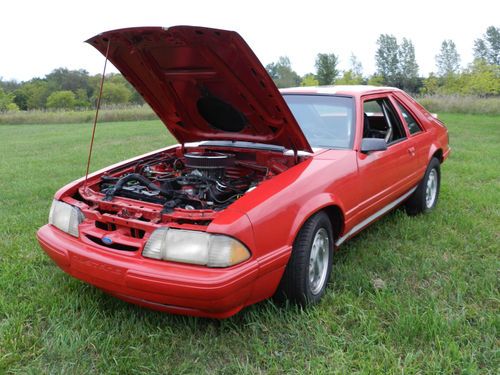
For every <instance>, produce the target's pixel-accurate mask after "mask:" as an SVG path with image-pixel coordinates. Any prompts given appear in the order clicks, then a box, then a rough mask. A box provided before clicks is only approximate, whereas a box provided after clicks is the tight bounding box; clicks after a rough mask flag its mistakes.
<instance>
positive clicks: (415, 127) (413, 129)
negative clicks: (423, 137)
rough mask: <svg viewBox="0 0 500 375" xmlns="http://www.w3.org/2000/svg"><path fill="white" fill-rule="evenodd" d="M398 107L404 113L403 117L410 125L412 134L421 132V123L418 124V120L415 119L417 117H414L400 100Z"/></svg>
mask: <svg viewBox="0 0 500 375" xmlns="http://www.w3.org/2000/svg"><path fill="white" fill-rule="evenodd" d="M398 107H399V110H400V111H401V114H402V115H403V118H404V119H405V121H406V124H407V125H408V129H409V130H410V134H415V133H418V132H421V131H422V129H421V128H420V125H419V124H418V122H417V120H415V117H413V116H412V115H411V114H410V112H408V111H407V110H406V108H405V107H403V106H402V105H401V103H399V102H398Z"/></svg>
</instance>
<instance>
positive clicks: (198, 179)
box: [100, 151, 266, 213]
mask: <svg viewBox="0 0 500 375" xmlns="http://www.w3.org/2000/svg"><path fill="white" fill-rule="evenodd" d="M265 175H266V171H264V169H263V168H260V167H257V166H255V165H250V164H245V163H242V162H241V161H236V160H235V155H234V154H229V153H221V152H213V151H212V152H190V153H186V154H185V155H184V157H183V158H178V157H176V156H172V157H166V158H160V159H153V160H147V161H144V162H139V163H137V164H136V166H135V167H134V170H133V171H132V172H130V173H129V172H128V171H127V172H125V173H123V174H121V175H119V176H103V177H102V183H101V185H100V191H101V193H103V194H105V198H104V200H106V201H111V200H112V199H113V197H115V196H121V197H126V198H132V199H136V200H139V201H145V202H151V203H157V204H161V205H162V206H163V212H167V213H168V212H171V211H173V210H174V209H175V208H183V209H185V210H201V209H213V210H221V209H223V208H225V207H227V206H228V205H230V204H231V203H232V202H234V201H235V200H236V199H237V198H238V197H239V196H241V195H243V194H245V192H247V191H249V190H250V189H252V188H254V187H255V186H257V184H258V182H259V181H260V180H262V179H263V178H265Z"/></svg>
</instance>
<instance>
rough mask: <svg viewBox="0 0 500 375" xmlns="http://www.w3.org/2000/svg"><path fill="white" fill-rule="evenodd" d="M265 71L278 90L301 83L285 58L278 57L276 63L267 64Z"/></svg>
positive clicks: (288, 60)
mask: <svg viewBox="0 0 500 375" xmlns="http://www.w3.org/2000/svg"><path fill="white" fill-rule="evenodd" d="M266 70H267V72H268V73H269V75H270V76H271V78H272V79H273V81H274V83H275V84H276V86H278V87H279V88H282V87H293V86H298V85H299V84H300V82H301V79H300V76H299V75H298V74H297V73H296V72H295V71H294V70H293V69H292V64H291V63H290V59H289V58H288V57H287V56H280V57H279V58H278V61H277V62H272V63H270V64H267V65H266Z"/></svg>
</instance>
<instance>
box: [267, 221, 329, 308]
mask: <svg viewBox="0 0 500 375" xmlns="http://www.w3.org/2000/svg"><path fill="white" fill-rule="evenodd" d="M332 262H333V232H332V225H331V223H330V219H329V218H328V215H327V214H326V213H324V212H319V213H317V214H316V215H314V216H313V217H311V218H310V219H309V220H307V221H306V223H305V224H304V225H303V227H302V228H301V229H300V231H299V234H298V235H297V238H296V239H295V242H294V244H293V249H292V255H291V256H290V260H289V261H288V264H287V266H286V269H285V273H284V274H283V277H282V279H281V282H280V285H279V287H278V290H277V292H276V295H275V297H276V298H277V299H278V300H279V301H283V300H285V299H286V300H289V301H291V302H293V303H296V304H299V305H302V306H305V305H308V304H314V303H317V302H318V301H319V300H320V299H321V297H322V296H323V294H325V289H326V286H327V284H328V280H329V278H330V273H331V270H332Z"/></svg>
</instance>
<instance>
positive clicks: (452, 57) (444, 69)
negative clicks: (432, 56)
mask: <svg viewBox="0 0 500 375" xmlns="http://www.w3.org/2000/svg"><path fill="white" fill-rule="evenodd" d="M436 66H437V69H438V75H439V76H440V77H446V76H450V75H452V74H457V73H458V72H459V70H460V55H459V54H458V52H457V47H456V45H455V43H454V42H453V40H451V39H448V40H443V42H442V43H441V50H440V52H439V54H438V55H436Z"/></svg>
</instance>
